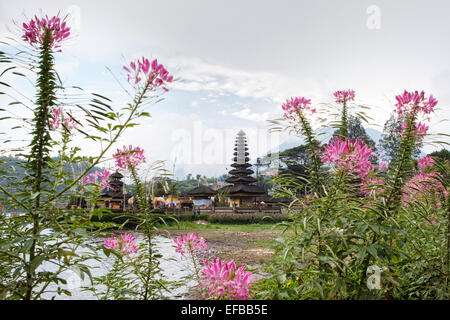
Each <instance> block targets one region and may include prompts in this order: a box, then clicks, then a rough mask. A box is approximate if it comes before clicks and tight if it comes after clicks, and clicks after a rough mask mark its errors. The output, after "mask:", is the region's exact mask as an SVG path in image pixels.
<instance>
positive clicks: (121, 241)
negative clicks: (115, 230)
mask: <svg viewBox="0 0 450 320" xmlns="http://www.w3.org/2000/svg"><path fill="white" fill-rule="evenodd" d="M105 247H106V248H107V249H111V250H116V251H119V252H121V253H122V254H124V255H129V254H131V253H137V252H138V251H137V245H136V239H135V238H134V237H133V236H132V235H131V233H121V234H120V235H119V238H118V239H116V238H115V237H114V235H112V236H111V237H109V238H107V239H105Z"/></svg>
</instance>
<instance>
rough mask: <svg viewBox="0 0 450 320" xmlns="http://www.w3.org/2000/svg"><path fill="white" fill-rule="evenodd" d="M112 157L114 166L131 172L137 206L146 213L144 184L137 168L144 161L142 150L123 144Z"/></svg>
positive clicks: (146, 204)
mask: <svg viewBox="0 0 450 320" xmlns="http://www.w3.org/2000/svg"><path fill="white" fill-rule="evenodd" d="M113 158H114V159H115V161H116V166H117V167H118V168H121V169H125V170H128V171H129V172H130V173H131V177H132V178H133V182H134V184H135V187H136V199H137V203H138V206H139V210H141V212H142V213H148V210H149V206H148V201H147V194H146V192H145V190H144V186H143V185H142V183H141V180H140V179H139V176H138V173H137V170H138V169H139V166H140V165H141V164H143V163H145V162H146V159H145V155H144V150H143V149H141V148H140V147H133V146H131V145H130V146H128V147H127V146H123V148H122V149H117V151H116V153H115V154H113Z"/></svg>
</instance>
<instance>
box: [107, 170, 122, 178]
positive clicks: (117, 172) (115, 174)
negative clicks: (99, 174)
mask: <svg viewBox="0 0 450 320" xmlns="http://www.w3.org/2000/svg"><path fill="white" fill-rule="evenodd" d="M110 177H111V178H116V179H122V178H123V174H121V173H120V172H119V171H116V172H114V173H113V174H111V175H110Z"/></svg>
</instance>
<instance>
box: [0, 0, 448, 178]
mask: <svg viewBox="0 0 450 320" xmlns="http://www.w3.org/2000/svg"><path fill="white" fill-rule="evenodd" d="M40 9H42V12H44V13H47V14H48V15H55V14H57V13H58V10H60V11H61V12H66V11H70V12H72V13H73V19H72V23H73V29H74V31H75V30H76V35H75V36H74V37H73V38H72V40H71V41H69V42H68V43H67V46H66V47H64V48H63V52H62V53H61V54H60V56H59V57H58V58H57V62H58V63H57V66H56V68H57V70H58V71H59V72H60V74H61V76H62V79H63V81H64V84H65V85H78V86H80V87H83V88H85V89H88V90H94V91H97V92H101V93H103V94H104V95H106V96H108V97H111V98H113V99H114V100H115V101H116V102H117V103H118V104H120V103H122V102H123V101H125V98H126V96H125V95H124V93H123V91H122V89H121V88H120V86H119V85H118V84H117V82H116V81H115V80H114V78H113V76H112V75H111V74H110V73H109V72H107V71H106V66H107V67H109V68H111V70H113V72H114V73H115V75H116V76H118V77H125V76H124V74H123V73H122V70H121V66H122V65H123V64H125V63H126V62H127V61H128V60H131V59H136V58H139V57H141V56H146V57H149V58H158V61H159V62H161V63H163V64H164V65H165V66H166V67H167V69H168V70H169V72H171V73H172V74H174V75H175V76H176V77H179V78H180V79H181V80H180V81H178V82H177V83H176V84H174V86H173V88H172V89H171V90H170V92H168V93H167V94H166V95H165V98H166V99H165V100H164V101H163V102H161V103H159V104H157V105H154V106H152V107H151V108H150V110H149V111H150V112H151V113H152V116H153V118H152V119H150V120H145V121H144V123H143V125H142V126H140V127H138V128H134V129H133V130H130V131H129V132H128V133H127V134H126V135H125V136H124V137H123V138H122V139H121V141H120V143H121V144H122V143H126V144H134V145H140V146H142V147H143V148H144V149H145V150H146V152H147V153H148V157H149V159H150V160H168V161H169V165H170V166H171V163H172V162H173V161H174V159H175V158H177V164H176V166H177V168H179V170H181V169H184V171H185V172H184V173H185V174H187V173H189V172H191V173H193V174H196V173H201V174H206V175H217V174H221V173H223V172H222V171H224V167H225V166H228V165H229V162H230V157H231V152H232V147H233V146H232V144H233V139H234V136H235V134H236V133H237V132H238V131H239V129H243V130H244V131H246V132H247V133H248V135H249V137H248V139H249V144H250V153H251V157H252V155H253V158H252V160H253V161H254V160H255V159H254V158H256V155H260V154H263V153H264V152H265V151H267V150H272V149H273V148H276V147H277V146H278V145H279V144H280V143H282V142H283V141H284V140H286V139H288V138H287V137H286V136H285V135H281V136H270V135H269V134H268V132H267V127H268V123H267V120H269V119H274V118H279V117H280V116H281V115H282V112H281V107H280V106H281V104H282V102H284V101H285V100H286V98H288V97H291V96H306V97H309V98H311V99H312V100H313V103H316V104H317V103H321V102H324V103H326V102H333V99H332V93H333V92H334V91H335V90H341V89H354V90H355V91H356V100H357V102H358V103H362V104H367V105H370V106H372V111H371V113H370V115H371V116H372V117H373V118H374V121H373V123H372V124H371V125H370V126H371V127H373V128H376V129H378V130H380V131H381V130H382V126H383V124H384V122H385V121H386V120H387V119H388V118H389V116H390V114H391V111H392V110H393V105H394V103H395V102H394V101H395V95H396V94H399V93H401V92H402V91H403V90H405V89H406V90H425V92H426V93H432V94H433V95H434V96H435V97H436V98H437V99H438V100H439V105H438V106H439V107H440V109H441V110H440V111H438V112H437V113H436V115H434V116H433V118H432V122H431V124H432V125H431V127H430V128H431V132H434V133H437V132H443V133H447V134H449V133H450V130H449V129H448V128H449V127H448V124H447V123H445V122H442V120H444V119H450V111H449V109H450V108H449V105H450V89H449V84H450V41H449V38H450V19H448V14H449V12H450V2H449V1H446V0H441V1H437V0H434V1H433V0H431V1H430V0H428V1H412V0H408V1H406V0H404V1H403V0H395V1H393V0H389V1H375V0H373V1H365V0H345V1H344V0H341V1H332V0H329V1H318V0H315V1H313V0H311V1H280V0H277V1H262V0H259V1H250V0H240V1H235V0H226V1H219V0H202V1H199V0H182V1H170V0H165V1H152V0H147V1H131V0H128V1H111V0H110V1H92V0H90V1H74V0H72V1H65V0H58V1H45V0H41V1H21V0H15V1H6V0H0V22H1V24H0V35H2V36H4V35H5V34H6V28H5V27H6V26H7V25H11V20H12V19H15V20H17V21H22V20H23V19H24V18H23V14H26V15H27V16H32V15H34V14H35V13H37V12H39V10H40ZM377 125H378V127H377ZM433 149H434V148H433V147H427V148H426V149H425V151H426V152H427V151H431V150H433Z"/></svg>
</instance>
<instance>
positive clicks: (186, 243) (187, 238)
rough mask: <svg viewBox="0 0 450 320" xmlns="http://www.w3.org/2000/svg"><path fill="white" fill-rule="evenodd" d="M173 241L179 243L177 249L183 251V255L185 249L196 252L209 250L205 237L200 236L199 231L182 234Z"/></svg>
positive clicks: (179, 251)
mask: <svg viewBox="0 0 450 320" xmlns="http://www.w3.org/2000/svg"><path fill="white" fill-rule="evenodd" d="M173 241H174V242H175V244H176V245H177V248H176V249H175V251H176V252H178V253H181V255H184V253H185V250H186V251H189V252H190V253H194V254H197V253H198V252H199V251H201V250H208V244H207V243H206V240H205V239H204V238H203V237H199V236H198V233H197V232H195V233H188V234H186V235H184V234H181V235H180V236H178V237H176V238H175V239H174V240H173Z"/></svg>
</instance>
